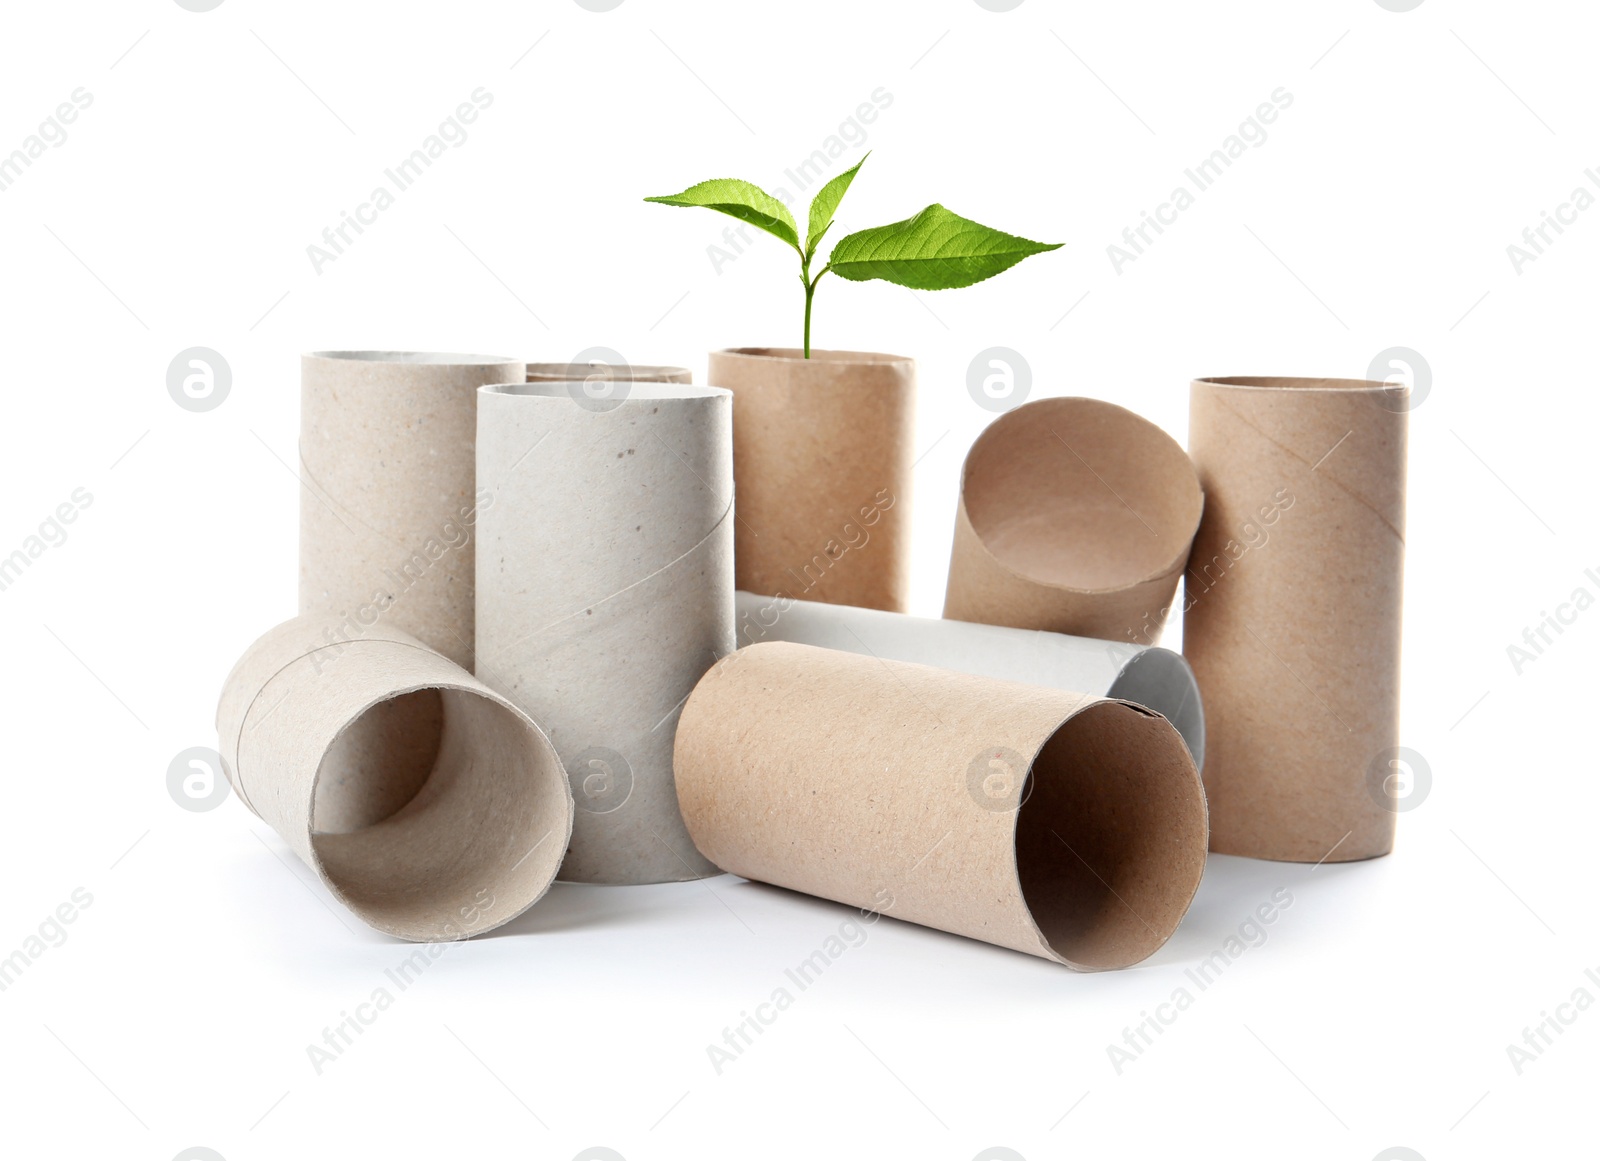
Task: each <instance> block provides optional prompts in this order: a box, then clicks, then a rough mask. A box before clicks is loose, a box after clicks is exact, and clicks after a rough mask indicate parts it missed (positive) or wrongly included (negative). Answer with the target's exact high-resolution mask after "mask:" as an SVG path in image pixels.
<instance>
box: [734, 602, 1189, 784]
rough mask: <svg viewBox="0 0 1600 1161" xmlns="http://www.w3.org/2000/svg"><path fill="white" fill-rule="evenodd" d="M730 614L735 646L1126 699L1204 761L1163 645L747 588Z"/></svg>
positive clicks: (1182, 666)
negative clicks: (793, 646)
mask: <svg viewBox="0 0 1600 1161" xmlns="http://www.w3.org/2000/svg"><path fill="white" fill-rule="evenodd" d="M734 612H735V616H736V622H735V624H736V628H737V629H738V642H739V645H740V647H741V648H742V647H744V646H746V645H754V644H757V643H758V642H761V641H793V642H795V643H797V644H800V645H815V646H817V647H819V648H822V649H842V650H844V651H845V652H846V653H865V654H867V655H869V656H872V657H881V658H883V659H884V660H886V661H912V662H915V663H917V664H919V665H934V666H938V667H939V668H940V669H954V670H957V671H959V672H961V673H973V674H976V675H978V676H979V677H998V678H1002V679H1004V680H1008V681H1021V682H1025V683H1027V684H1028V685H1048V686H1051V687H1052V688H1054V689H1066V690H1072V691H1075V692H1078V693H1084V694H1088V695H1089V696H1091V697H1110V698H1116V699H1119V700H1121V701H1131V702H1133V703H1135V704H1137V705H1142V706H1144V707H1145V708H1146V709H1153V710H1155V711H1156V712H1157V713H1158V714H1161V715H1162V716H1163V717H1165V718H1166V719H1167V720H1168V721H1170V722H1171V723H1172V724H1173V726H1175V727H1176V728H1177V731H1178V733H1179V734H1181V735H1182V736H1183V740H1184V743H1185V744H1186V745H1187V746H1188V747H1189V753H1190V754H1191V755H1192V756H1193V757H1194V761H1195V765H1196V766H1202V767H1203V766H1204V763H1205V744H1206V727H1205V714H1204V712H1203V710H1202V707H1201V704H1200V690H1199V687H1198V686H1196V685H1195V680H1194V674H1193V672H1191V671H1190V669H1189V663H1188V662H1186V661H1185V660H1184V659H1183V658H1182V657H1180V656H1179V655H1178V654H1176V653H1174V652H1172V651H1171V650H1170V649H1162V648H1161V647H1160V646H1149V645H1130V644H1126V643H1124V642H1121V641H1098V640H1094V639H1092V638H1089V637H1068V636H1066V635H1065V634H1063V633H1042V632H1035V631H1031V630H1027V629H1007V628H1003V627H1001V626H999V625H973V624H968V623H966V622H964V621H934V620H930V619H928V618H926V617H908V616H906V615H905V614H904V613H885V612H883V611H881V610H879V609H854V608H850V607H849V606H846V605H823V604H818V603H817V602H815V601H790V600H786V599H785V598H783V597H758V596H756V595H755V594H753V593H737V594H735V596H734Z"/></svg>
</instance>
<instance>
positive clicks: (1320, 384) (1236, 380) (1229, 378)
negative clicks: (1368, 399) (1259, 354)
mask: <svg viewBox="0 0 1600 1161" xmlns="http://www.w3.org/2000/svg"><path fill="white" fill-rule="evenodd" d="M1199 382H1201V383H1210V384H1213V385H1216V386H1221V387H1260V388H1263V389H1265V390H1269V391H1286V390H1298V391H1386V392H1391V393H1392V392H1393V391H1394V384H1393V383H1388V382H1379V381H1378V380H1376V379H1317V378H1296V377H1294V376H1281V375H1214V376H1211V377H1209V378H1206V379H1201V380H1199Z"/></svg>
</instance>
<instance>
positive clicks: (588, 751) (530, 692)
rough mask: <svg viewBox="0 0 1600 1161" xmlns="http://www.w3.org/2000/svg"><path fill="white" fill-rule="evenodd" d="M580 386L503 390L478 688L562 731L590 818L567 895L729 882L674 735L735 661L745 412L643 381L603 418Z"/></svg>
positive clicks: (559, 739) (489, 418)
mask: <svg viewBox="0 0 1600 1161" xmlns="http://www.w3.org/2000/svg"><path fill="white" fill-rule="evenodd" d="M570 386H571V385H570V384H565V383H553V384H541V383H530V384H527V385H525V386H520V387H519V386H501V387H490V388H485V389H484V391H483V392H482V395H481V405H480V409H479V429H478V448H479V480H480V482H481V483H482V484H483V485H485V486H487V487H489V488H492V489H493V490H494V493H495V503H494V506H493V507H492V508H489V509H487V510H486V511H485V512H484V514H483V518H482V521H481V523H480V524H479V526H478V576H479V578H480V583H479V585H478V599H477V621H478V643H479V648H478V676H479V677H481V678H482V679H483V680H484V681H486V682H488V683H489V684H490V685H492V686H493V687H494V688H496V689H498V690H499V691H500V692H502V693H504V694H505V695H506V696H507V697H509V698H511V699H512V700H513V701H515V702H516V703H517V704H518V705H520V706H521V707H522V708H523V709H524V710H526V711H527V712H528V713H529V714H530V715H532V716H533V717H534V719H535V720H536V721H538V722H539V723H540V724H541V725H542V726H544V727H545V728H546V729H547V730H549V732H550V737H551V740H552V741H554V742H555V745H556V749H557V751H558V752H559V753H560V754H561V756H562V759H563V760H564V761H565V763H566V765H567V769H568V771H569V773H570V775H571V780H572V789H573V793H574V795H575V797H576V798H577V802H578V814H577V821H576V823H575V825H574V827H573V832H572V843H571V849H570V851H569V852H568V854H567V859H566V862H565V863H564V864H563V865H562V868H561V877H562V878H563V879H567V880H575V881H579V882H591V883H656V882H667V881H673V880H681V879H696V878H701V877H703V876H706V875H710V874H714V873H715V870H716V869H715V868H714V867H713V866H711V864H710V863H707V862H706V861H705V860H704V859H703V858H701V857H700V855H699V854H698V853H697V852H696V851H695V849H694V844H693V843H691V842H690V841H689V836H688V834H687V833H686V832H685V830H684V828H683V819H682V818H681V817H680V815H679V813H678V800H677V796H676V794H675V792H674V790H673V781H672V735H673V729H674V727H675V725H676V722H677V715H678V711H679V710H680V709H681V707H682V705H683V701H684V699H685V698H687V697H688V696H689V692H690V690H692V689H693V688H694V684H695V682H696V681H697V680H699V678H700V675H701V674H702V673H704V672H705V671H706V669H707V668H709V667H710V666H711V665H712V663H714V662H715V661H716V660H717V658H719V657H721V656H723V655H725V654H726V653H728V652H730V651H731V650H732V649H733V476H732V473H733V452H732V447H731V442H730V441H731V438H732V416H731V400H730V398H729V396H728V393H727V392H726V391H720V390H716V389H713V388H706V387H689V386H683V385H666V384H653V383H634V384H632V385H631V389H630V391H629V392H628V394H627V396H626V398H624V399H622V400H621V401H620V402H618V403H616V405H615V406H614V407H612V408H610V409H609V410H592V409H590V408H589V407H586V406H583V405H581V404H580V403H579V402H576V401H574V399H573V398H572V397H571V396H570V395H569V394H568V389H569V387H570Z"/></svg>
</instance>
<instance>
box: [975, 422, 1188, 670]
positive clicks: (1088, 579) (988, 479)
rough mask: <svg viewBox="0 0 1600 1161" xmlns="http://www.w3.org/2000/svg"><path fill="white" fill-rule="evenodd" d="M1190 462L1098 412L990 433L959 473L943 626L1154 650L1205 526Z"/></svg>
mask: <svg viewBox="0 0 1600 1161" xmlns="http://www.w3.org/2000/svg"><path fill="white" fill-rule="evenodd" d="M1201 501H1202V497H1201V493H1200V484H1199V481H1198V480H1197V479H1196V477H1195V471H1194V466H1193V465H1192V464H1191V463H1190V462H1189V457H1188V456H1186V455H1185V454H1184V451H1183V448H1181V447H1179V446H1178V444H1177V443H1176V442H1175V441H1174V440H1173V439H1172V437H1171V436H1169V435H1167V434H1166V432H1164V431H1162V430H1161V429H1160V428H1159V427H1157V426H1156V425H1155V424H1153V423H1151V422H1150V421H1149V420H1147V419H1142V418H1140V417H1139V416H1137V415H1135V414H1134V413H1133V412H1131V411H1128V410H1127V409H1126V408H1122V407H1118V406H1117V405H1116V404H1114V403H1105V402H1102V401H1101V400H1098V399H1077V398H1059V399H1039V400H1036V401H1034V402H1032V403H1025V404H1023V405H1022V406H1021V407H1018V408H1016V409H1015V410H1012V411H1009V412H1007V413H1006V414H1004V415H1002V416H1001V417H1000V418H999V419H996V420H995V421H994V422H993V423H991V424H990V425H989V426H988V428H987V429H986V430H985V431H984V432H983V434H982V435H980V436H979V437H978V439H977V442H975V443H974V444H973V445H972V450H971V451H969V452H968V453H967V460H966V464H965V465H964V466H963V468H962V471H961V496H960V500H959V502H958V504H957V508H956V531H955V541H954V544H953V546H952V548H951V552H950V583H949V587H948V588H947V590H946V592H945V603H944V615H945V616H946V617H947V618H950V619H951V620H956V621H980V622H983V623H985V624H990V625H1010V626H1012V627H1014V628H1018V629H1049V630H1051V631H1053V632H1056V633H1070V634H1073V635H1076V636H1079V637H1102V638H1106V639H1108V640H1115V641H1130V642H1135V643H1138V644H1145V645H1152V644H1155V642H1156V641H1157V640H1158V639H1159V638H1160V634H1161V627H1162V624H1163V622H1164V620H1165V615H1166V612H1167V610H1168V609H1169V608H1170V606H1171V604H1172V597H1173V594H1174V593H1175V592H1176V591H1177V586H1178V577H1179V576H1180V575H1181V574H1182V572H1183V566H1184V562H1185V561H1186V560H1187V559H1188V557H1189V546H1190V543H1191V542H1192V541H1193V540H1194V534H1195V529H1196V528H1197V527H1198V526H1199V523H1200V509H1201Z"/></svg>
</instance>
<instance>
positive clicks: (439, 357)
mask: <svg viewBox="0 0 1600 1161" xmlns="http://www.w3.org/2000/svg"><path fill="white" fill-rule="evenodd" d="M311 356H312V358H315V359H343V360H345V361H347V362H353V363H422V364H427V365H429V366H446V367H485V366H492V365H493V364H495V363H514V362H516V360H515V359H509V358H506V357H504V356H502V355H458V354H453V353H447V352H441V351H312V352H311Z"/></svg>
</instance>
